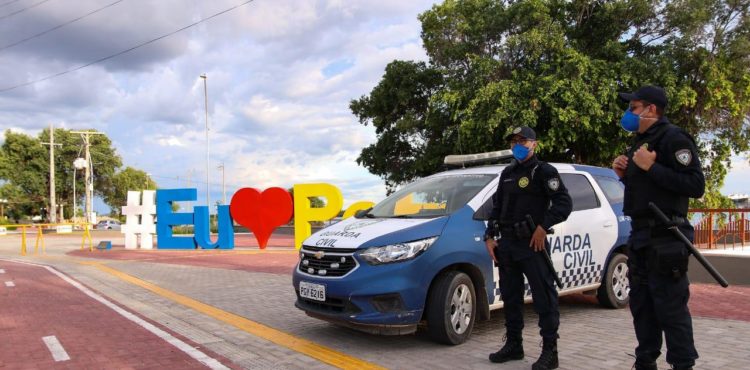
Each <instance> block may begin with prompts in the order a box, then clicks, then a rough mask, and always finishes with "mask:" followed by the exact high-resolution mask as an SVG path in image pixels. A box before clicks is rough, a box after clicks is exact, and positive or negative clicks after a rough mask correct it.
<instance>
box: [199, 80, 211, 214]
mask: <svg viewBox="0 0 750 370" xmlns="http://www.w3.org/2000/svg"><path fill="white" fill-rule="evenodd" d="M201 78H202V79H203V96H204V98H205V104H206V105H205V107H206V206H207V207H208V214H209V217H210V215H211V177H210V172H209V171H210V168H211V166H210V160H211V159H210V158H211V157H210V144H211V143H210V142H209V141H208V82H206V81H207V80H208V76H206V74H205V73H204V74H202V75H201Z"/></svg>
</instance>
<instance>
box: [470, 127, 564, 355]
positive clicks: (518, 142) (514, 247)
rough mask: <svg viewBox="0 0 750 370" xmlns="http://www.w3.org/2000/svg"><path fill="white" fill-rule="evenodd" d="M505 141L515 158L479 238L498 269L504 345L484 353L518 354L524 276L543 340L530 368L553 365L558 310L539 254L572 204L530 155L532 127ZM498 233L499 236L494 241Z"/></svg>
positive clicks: (552, 173) (548, 169)
mask: <svg viewBox="0 0 750 370" xmlns="http://www.w3.org/2000/svg"><path fill="white" fill-rule="evenodd" d="M506 139H507V140H509V141H510V144H511V147H512V150H513V157H515V161H514V163H513V164H511V165H510V166H508V167H506V168H505V169H503V172H502V174H501V175H500V180H499V184H498V187H497V192H496V193H495V195H494V196H493V208H492V211H491V214H490V219H489V222H488V228H487V231H486V232H485V237H484V239H485V243H486V246H487V251H488V252H489V255H490V256H491V257H492V259H494V260H495V262H497V264H498V267H499V272H500V293H501V294H502V299H503V304H504V310H503V312H504V313H505V328H506V342H505V345H504V346H503V347H502V348H501V349H500V350H499V351H497V352H495V353H492V354H490V361H492V362H495V363H501V362H506V361H511V360H520V359H522V358H523V357H524V352H523V345H522V336H521V334H522V331H523V326H524V323H523V299H524V294H525V289H524V275H525V276H526V279H528V281H529V286H530V288H531V295H532V297H533V299H534V310H535V311H536V313H537V314H538V315H539V327H540V329H541V330H540V334H541V336H542V339H543V346H542V354H541V355H540V356H539V359H538V360H537V361H536V362H535V363H534V365H533V367H532V368H533V369H535V370H543V369H556V368H557V367H558V358H557V338H558V334H557V331H558V327H559V326H560V313H559V311H558V305H557V290H556V289H555V285H554V282H553V281H554V280H553V279H554V277H553V275H552V274H553V273H552V270H551V269H550V268H549V266H548V265H547V264H546V262H545V256H543V255H542V254H541V253H550V252H549V244H548V242H547V238H546V237H547V230H548V229H549V228H551V227H552V226H553V225H556V224H558V223H560V222H563V221H565V220H566V219H567V218H568V215H569V214H570V211H571V208H572V202H571V199H570V195H568V190H567V189H566V188H565V185H564V184H563V182H562V181H561V179H560V175H559V174H558V172H557V169H555V168H554V167H552V166H551V165H549V164H547V163H546V162H542V161H540V160H538V159H537V157H536V156H535V155H534V149H535V148H536V145H537V141H536V133H535V132H534V130H532V129H531V128H529V127H518V128H516V129H515V130H513V131H512V133H511V134H510V135H508V136H507V137H506ZM529 217H530V218H531V220H532V222H533V223H532V222H530V221H529ZM498 234H499V236H500V238H499V239H496V238H497V236H498Z"/></svg>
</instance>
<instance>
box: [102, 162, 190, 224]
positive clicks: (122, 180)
mask: <svg viewBox="0 0 750 370" xmlns="http://www.w3.org/2000/svg"><path fill="white" fill-rule="evenodd" d="M110 183H111V184H112V187H111V189H112V191H111V192H109V193H108V194H106V195H105V196H104V202H105V203H107V204H108V205H109V206H110V208H111V209H112V214H113V215H118V216H119V215H120V214H121V213H122V206H124V205H125V204H126V203H127V200H128V191H141V190H156V183H155V182H154V181H153V180H152V179H151V178H150V177H149V176H148V174H147V173H146V172H144V171H141V170H138V169H135V168H133V167H125V169H123V170H122V171H120V172H117V173H116V174H115V175H114V176H112V177H111V180H110ZM175 206H177V204H176V203H175V204H173V205H172V207H173V208H174V207H175Z"/></svg>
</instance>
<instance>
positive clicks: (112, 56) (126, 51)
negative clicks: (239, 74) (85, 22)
mask: <svg viewBox="0 0 750 370" xmlns="http://www.w3.org/2000/svg"><path fill="white" fill-rule="evenodd" d="M46 1H49V0H46ZM253 1H255V0H248V1H245V2H243V3H241V4H238V5H235V6H233V7H231V8H228V9H225V10H222V11H220V12H218V13H216V14H213V15H211V16H209V17H207V18H203V19H201V20H199V21H197V22H193V23H191V24H189V25H187V26H185V27H182V28H180V29H178V30H175V31H172V32H169V33H167V34H164V35H161V36H159V37H156V38H153V39H151V40H148V41H146V42H143V43H140V44H138V45H136V46H133V47H131V48H128V49H125V50H123V51H120V52H118V53H115V54H111V55H109V56H106V57H104V58H100V59H97V60H95V61H93V62H89V63H86V64H84V65H81V66H78V67H75V68H72V69H68V70H66V71H62V72H58V73H55V74H53V75H49V76H46V77H42V78H40V79H37V80H32V81H28V82H24V83H22V84H18V85H14V86H10V87H4V88H2V89H0V93H2V92H6V91H10V90H15V89H17V88H19V87H24V86H29V85H33V84H35V83H39V82H42V81H47V80H50V79H53V78H55V77H60V76H62V75H66V74H68V73H71V72H75V71H78V70H81V69H84V68H86V67H88V66H91V65H94V64H97V63H101V62H104V61H106V60H109V59H112V58H115V57H118V56H120V55H123V54H125V53H129V52H131V51H133V50H135V49H138V48H141V47H143V46H146V45H149V44H152V43H154V42H156V41H159V40H161V39H163V38H167V37H169V36H172V35H174V34H176V33H178V32H182V31H184V30H186V29H188V28H192V27H195V26H197V25H199V24H201V23H203V22H206V21H208V20H211V19H213V18H216V17H218V16H220V15H222V14H224V13H228V12H230V11H232V10H235V9H237V8H239V7H241V6H244V5H247V4H250V3H252V2H253Z"/></svg>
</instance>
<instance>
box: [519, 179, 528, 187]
mask: <svg viewBox="0 0 750 370" xmlns="http://www.w3.org/2000/svg"><path fill="white" fill-rule="evenodd" d="M528 185H529V178H528V177H521V179H520V180H518V186H519V187H521V188H525V187H526V186H528Z"/></svg>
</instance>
